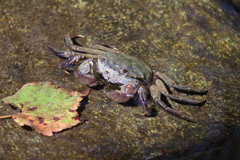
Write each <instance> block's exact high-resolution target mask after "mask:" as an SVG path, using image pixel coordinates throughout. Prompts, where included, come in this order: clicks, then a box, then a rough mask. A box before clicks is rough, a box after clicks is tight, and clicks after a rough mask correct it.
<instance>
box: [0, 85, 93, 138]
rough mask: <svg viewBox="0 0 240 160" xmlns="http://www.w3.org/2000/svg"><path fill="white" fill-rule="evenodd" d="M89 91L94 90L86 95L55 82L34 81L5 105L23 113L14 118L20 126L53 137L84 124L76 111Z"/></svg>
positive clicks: (7, 99)
mask: <svg viewBox="0 0 240 160" xmlns="http://www.w3.org/2000/svg"><path fill="white" fill-rule="evenodd" d="M89 92H90V89H88V90H86V91H85V92H83V93H80V92H77V91H72V90H69V89H67V88H63V87H61V86H59V85H57V84H54V83H51V82H37V83H36V82H33V83H27V84H25V85H24V86H23V87H22V88H21V89H20V90H19V91H18V92H17V93H15V94H14V95H13V96H9V97H6V98H4V99H3V102H4V103H7V104H11V105H13V106H16V107H18V108H20V109H21V113H17V114H14V115H11V117H12V118H13V120H14V121H15V122H16V123H17V124H18V125H20V126H24V125H27V126H30V127H32V128H33V129H34V130H35V131H37V132H38V133H41V134H42V135H45V136H52V135H53V132H59V131H61V130H63V129H66V128H70V127H72V126H75V125H77V124H79V123H83V121H84V120H82V119H81V118H79V116H78V113H77V111H76V110H77V108H78V106H79V102H80V101H81V100H82V99H83V97H85V96H87V95H88V94H89ZM0 118H1V117H0ZM2 118H6V117H5V116H4V117H2Z"/></svg>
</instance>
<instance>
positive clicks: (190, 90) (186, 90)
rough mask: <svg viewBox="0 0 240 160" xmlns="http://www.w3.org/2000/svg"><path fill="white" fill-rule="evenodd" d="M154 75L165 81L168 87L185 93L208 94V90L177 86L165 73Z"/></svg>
mask: <svg viewBox="0 0 240 160" xmlns="http://www.w3.org/2000/svg"><path fill="white" fill-rule="evenodd" d="M154 74H155V75H156V76H157V77H158V78H159V79H161V80H162V81H164V82H165V83H166V84H167V85H168V86H170V87H173V88H175V89H177V90H181V91H185V92H191V93H198V94H205V93H206V92H207V89H198V88H194V87H190V86H184V85H177V84H176V83H175V82H174V81H173V80H172V79H170V78H169V77H168V76H166V75H165V74H163V73H160V72H154Z"/></svg>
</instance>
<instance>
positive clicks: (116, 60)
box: [97, 52, 153, 84]
mask: <svg viewBox="0 0 240 160" xmlns="http://www.w3.org/2000/svg"><path fill="white" fill-rule="evenodd" d="M97 67H98V72H99V73H101V74H102V75H103V77H104V78H105V79H106V80H108V81H109V82H111V83H115V84H129V83H132V84H135V83H136V84H144V83H148V82H150V81H151V80H152V77H153V73H152V70H151V69H150V68H149V67H148V66H147V65H146V64H145V63H143V62H142V61H140V60H138V59H136V58H134V57H131V56H128V55H125V54H123V53H120V54H119V53H115V52H102V53H101V54H100V55H99V57H98V62H97Z"/></svg>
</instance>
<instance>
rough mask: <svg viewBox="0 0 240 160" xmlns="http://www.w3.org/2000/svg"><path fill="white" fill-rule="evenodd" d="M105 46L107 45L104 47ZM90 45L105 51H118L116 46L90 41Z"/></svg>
mask: <svg viewBox="0 0 240 160" xmlns="http://www.w3.org/2000/svg"><path fill="white" fill-rule="evenodd" d="M105 46H107V47H105ZM90 47H92V48H94V49H100V50H102V51H107V52H116V53H118V52H119V51H117V48H115V47H113V46H110V45H107V44H100V43H91V44H90Z"/></svg>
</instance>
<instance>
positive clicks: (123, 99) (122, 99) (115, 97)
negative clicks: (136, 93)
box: [107, 90, 132, 103]
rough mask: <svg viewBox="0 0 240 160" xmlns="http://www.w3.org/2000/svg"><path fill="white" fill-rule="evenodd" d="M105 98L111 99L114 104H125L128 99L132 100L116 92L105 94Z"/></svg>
mask: <svg viewBox="0 0 240 160" xmlns="http://www.w3.org/2000/svg"><path fill="white" fill-rule="evenodd" d="M107 96H108V98H111V99H112V100H114V101H115V102H118V103H124V102H127V101H128V100H129V99H131V98H132V97H128V96H126V95H124V94H122V93H121V92H120V91H118V90H115V91H109V92H107Z"/></svg>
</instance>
